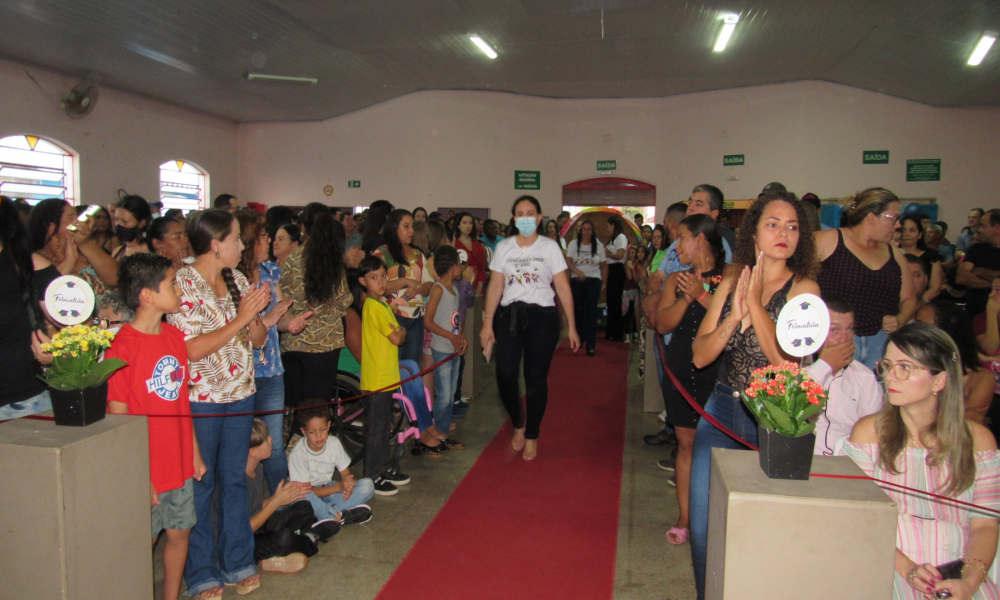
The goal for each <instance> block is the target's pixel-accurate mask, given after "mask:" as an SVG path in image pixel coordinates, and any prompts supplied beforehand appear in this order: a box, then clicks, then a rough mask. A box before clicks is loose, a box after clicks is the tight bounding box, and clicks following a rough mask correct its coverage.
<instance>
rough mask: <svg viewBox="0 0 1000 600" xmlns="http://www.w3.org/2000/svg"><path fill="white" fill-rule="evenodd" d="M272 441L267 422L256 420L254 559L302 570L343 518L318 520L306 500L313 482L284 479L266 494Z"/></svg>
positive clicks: (250, 480) (250, 488) (269, 566)
mask: <svg viewBox="0 0 1000 600" xmlns="http://www.w3.org/2000/svg"><path fill="white" fill-rule="evenodd" d="M271 443H272V442H271V436H270V434H269V432H268V430H267V423H265V422H264V421H262V420H260V419H254V420H253V430H252V431H251V433H250V454H249V457H248V458H247V470H246V482H247V492H248V494H247V495H248V498H249V500H250V515H251V516H250V528H251V529H253V531H254V535H253V541H254V549H253V558H254V560H255V561H257V562H258V563H259V564H260V570H261V571H270V572H274V573H298V572H299V571H301V570H302V569H305V568H306V565H307V564H308V562H309V558H308V557H310V556H312V555H314V554H316V552H317V551H318V549H319V548H318V546H317V542H321V541H326V540H328V539H330V538H331V537H333V536H334V535H335V534H336V533H337V532H338V531H340V521H339V520H337V519H334V518H329V519H324V520H322V521H317V520H316V516H315V515H314V514H313V509H312V505H311V504H309V502H308V501H306V500H305V497H306V495H308V494H309V491H310V490H311V489H312V486H311V485H309V482H299V481H282V482H280V483H278V485H277V487H276V489H275V490H274V494H273V495H271V497H270V498H265V497H264V496H265V494H266V491H267V489H268V485H267V484H268V482H267V481H266V479H265V477H264V466H263V465H262V464H261V461H264V460H267V458H268V457H270V456H271Z"/></svg>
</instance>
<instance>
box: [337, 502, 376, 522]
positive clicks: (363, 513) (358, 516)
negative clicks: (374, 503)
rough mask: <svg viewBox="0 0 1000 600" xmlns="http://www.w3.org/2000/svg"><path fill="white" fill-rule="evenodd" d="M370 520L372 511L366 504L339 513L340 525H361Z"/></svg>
mask: <svg viewBox="0 0 1000 600" xmlns="http://www.w3.org/2000/svg"><path fill="white" fill-rule="evenodd" d="M371 520H372V509H371V507H370V506H368V505H367V504H361V505H360V506H356V507H354V508H348V509H347V510H342V511H340V524H341V525H361V524H362V523H367V522H368V521H371Z"/></svg>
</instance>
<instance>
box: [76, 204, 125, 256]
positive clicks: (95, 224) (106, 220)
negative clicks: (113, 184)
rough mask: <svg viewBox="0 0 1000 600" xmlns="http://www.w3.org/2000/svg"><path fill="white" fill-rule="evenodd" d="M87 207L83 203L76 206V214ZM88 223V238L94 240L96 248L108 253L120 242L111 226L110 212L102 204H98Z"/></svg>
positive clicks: (79, 213)
mask: <svg viewBox="0 0 1000 600" xmlns="http://www.w3.org/2000/svg"><path fill="white" fill-rule="evenodd" d="M88 208H90V207H89V206H87V205H85V204H81V205H79V206H77V207H76V214H77V216H78V217H79V216H80V215H81V214H83V212H84V211H85V210H87V209H88ZM90 223H91V227H90V238H91V239H92V240H94V243H95V244H97V247H98V248H100V249H101V250H103V251H104V252H105V253H106V254H109V255H110V254H111V249H112V248H115V247H117V246H118V245H119V243H120V242H119V241H118V238H116V237H115V234H114V231H113V230H112V227H111V213H109V212H108V209H106V208H104V207H103V206H98V210H97V212H96V213H94V216H93V217H91V218H90Z"/></svg>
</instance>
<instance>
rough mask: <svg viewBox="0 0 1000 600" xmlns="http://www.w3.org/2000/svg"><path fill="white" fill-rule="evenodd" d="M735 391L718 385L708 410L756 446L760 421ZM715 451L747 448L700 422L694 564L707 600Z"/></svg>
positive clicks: (694, 469)
mask: <svg viewBox="0 0 1000 600" xmlns="http://www.w3.org/2000/svg"><path fill="white" fill-rule="evenodd" d="M734 393H736V392H735V391H734V390H733V388H731V387H729V386H727V385H725V384H723V383H720V382H716V383H715V390H714V391H713V392H712V395H711V396H709V397H708V403H707V404H706V405H705V410H706V411H707V412H708V414H710V415H712V416H713V417H715V419H716V420H717V421H718V422H719V423H721V424H723V425H725V426H726V427H728V428H729V429H731V430H732V431H733V432H734V433H736V435H738V436H740V437H741V438H743V439H744V440H746V441H748V442H750V443H751V444H753V445H755V446H756V445H757V421H756V420H754V418H753V416H752V415H751V414H750V412H749V411H748V410H747V409H746V407H745V406H743V401H742V400H740V398H739V396H734V395H733V394H734ZM712 448H731V449H734V450H746V449H747V447H746V446H744V445H743V444H740V443H739V442H737V441H735V440H733V438H731V437H729V436H728V435H726V434H724V433H722V432H721V431H719V430H718V429H716V428H715V426H714V425H712V424H711V423H709V422H708V420H707V419H701V420H700V421H698V429H697V430H696V432H695V436H694V456H693V458H692V461H691V496H690V497H691V560H692V562H693V563H694V581H695V586H696V587H697V588H698V598H699V600H702V599H703V598H704V597H705V563H706V560H707V557H708V489H709V479H710V477H711V472H712Z"/></svg>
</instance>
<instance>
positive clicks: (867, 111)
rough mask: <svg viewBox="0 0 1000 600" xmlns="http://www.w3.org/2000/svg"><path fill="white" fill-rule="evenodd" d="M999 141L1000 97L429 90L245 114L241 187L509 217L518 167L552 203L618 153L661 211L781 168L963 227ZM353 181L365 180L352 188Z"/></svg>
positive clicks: (812, 187) (985, 191)
mask: <svg viewBox="0 0 1000 600" xmlns="http://www.w3.org/2000/svg"><path fill="white" fill-rule="evenodd" d="M605 136H608V137H607V139H608V141H605ZM998 139H1000V109H997V108H982V109H968V108H963V109H951V108H931V107H929V106H925V105H922V104H917V103H914V102H909V101H906V100H900V99H898V98H892V97H888V96H882V95H879V94H875V93H872V92H867V91H862V90H858V89H854V88H850V87H845V86H840V85H835V84H829V83H824V82H801V83H792V84H783V85H775V86H764V87H757V88H742V89H733V90H723V91H716V92H706V93H700V94H691V95H686V96H677V97H672V98H656V99H641V100H622V99H608V100H552V99H543V98H530V97H522V96H516V95H511V94H502V93H490V92H420V93H416V94H412V95H409V96H405V97H402V98H397V99H395V100H392V101H390V102H386V103H383V104H379V105H377V106H374V107H371V108H368V109H365V110H362V111H358V112H355V113H352V114H349V115H344V116H341V117H338V118H335V119H331V120H328V121H323V122H314V123H272V124H241V125H240V126H239V146H240V149H239V161H240V168H239V183H240V185H239V194H238V195H239V196H240V197H241V199H243V200H255V201H258V202H264V203H266V204H269V205H270V204H280V203H288V204H305V203H307V202H312V201H319V202H326V203H328V204H333V205H345V206H348V205H363V204H368V203H370V202H372V201H373V200H376V199H379V198H386V199H389V200H392V201H393V202H394V203H395V204H397V205H398V206H402V207H405V208H413V207H416V206H417V205H423V206H425V207H427V208H428V209H429V210H430V209H434V208H436V207H437V206H461V205H468V206H488V207H490V208H492V209H493V215H494V216H496V217H500V218H503V217H505V216H506V215H507V214H508V213H507V211H508V210H509V206H510V203H511V201H512V200H513V199H514V198H515V197H516V196H517V195H519V193H521V192H518V191H517V190H515V189H514V184H513V179H514V170H515V169H525V170H540V171H541V172H542V175H541V181H542V186H541V187H542V189H541V190H540V191H539V192H537V193H535V195H536V196H538V197H539V199H540V200H541V201H542V202H543V208H544V210H545V211H546V212H547V213H549V214H555V213H556V212H558V210H559V206H560V202H561V187H562V185H563V184H566V183H569V182H572V181H577V180H580V179H587V178H591V177H596V176H598V174H597V172H596V161H597V160H611V159H613V160H617V161H618V169H617V171H616V172H615V175H616V176H621V177H627V178H634V179H639V180H643V181H647V182H650V183H653V184H655V185H656V186H657V188H658V189H657V198H658V201H657V204H658V215H661V214H662V211H663V209H665V207H666V206H667V205H669V204H670V203H672V202H675V201H678V200H684V199H686V198H687V196H688V194H689V192H690V189H691V188H692V187H693V186H694V185H696V184H698V183H713V184H715V185H718V186H719V187H721V188H722V190H723V191H724V192H725V194H726V196H727V198H733V199H740V198H752V197H756V195H757V193H758V192H759V191H760V189H761V188H762V187H763V186H764V184H766V183H768V182H770V181H781V182H783V183H784V184H786V185H787V186H788V187H789V189H791V190H793V191H795V192H797V193H799V194H802V193H804V192H807V191H812V192H815V193H817V194H818V195H819V196H820V197H823V198H829V197H839V196H845V195H847V194H849V193H853V192H854V191H857V190H860V189H863V188H865V187H869V186H873V185H882V186H885V187H888V188H889V189H892V190H893V191H895V192H896V193H897V194H899V195H900V196H901V197H908V198H913V197H936V198H937V199H938V202H939V203H940V204H941V216H942V217H943V218H944V219H945V220H947V221H949V222H950V223H951V224H952V226H953V228H954V227H955V226H958V227H961V226H962V225H964V222H965V215H966V212H967V210H968V209H969V208H972V207H974V206H980V205H981V206H984V207H986V208H989V207H991V206H1000V202H998V198H997V191H998V190H1000V169H998V168H997V167H996V163H997V159H998V158H1000V156H998V152H997V149H996V140H998ZM864 150H889V151H890V161H891V162H890V164H889V165H862V164H861V155H862V152H863V151H864ZM724 154H745V155H746V165H745V166H742V167H723V166H722V156H723V155H724ZM908 158H940V159H942V181H940V182H933V183H906V171H905V166H906V159H908ZM729 175H738V176H739V180H738V181H732V182H730V181H727V180H726V178H727V176H729ZM353 179H357V180H361V187H360V188H358V189H348V188H347V181H348V180H353ZM328 184H329V185H332V186H333V187H334V195H333V196H332V197H329V198H327V197H326V196H325V195H324V194H323V187H324V186H326V185H328ZM956 233H957V232H953V233H952V236H951V237H952V239H954V237H955V235H956Z"/></svg>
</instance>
